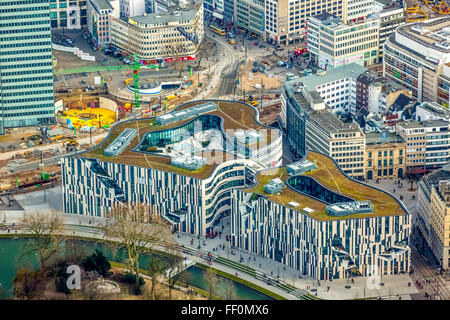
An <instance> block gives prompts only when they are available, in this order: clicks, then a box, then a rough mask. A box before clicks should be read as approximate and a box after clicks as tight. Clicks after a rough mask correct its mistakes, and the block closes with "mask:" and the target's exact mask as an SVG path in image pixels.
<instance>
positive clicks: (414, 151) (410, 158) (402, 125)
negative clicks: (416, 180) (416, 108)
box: [396, 121, 427, 174]
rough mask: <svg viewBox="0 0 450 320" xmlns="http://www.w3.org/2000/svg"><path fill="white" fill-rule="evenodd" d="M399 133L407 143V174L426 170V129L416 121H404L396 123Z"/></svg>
mask: <svg viewBox="0 0 450 320" xmlns="http://www.w3.org/2000/svg"><path fill="white" fill-rule="evenodd" d="M396 131H397V133H398V134H399V135H400V136H401V137H402V138H403V140H404V141H405V143H406V152H405V154H406V159H405V162H406V174H419V173H424V172H425V163H426V147H427V146H426V130H425V128H424V126H423V125H422V124H420V123H419V122H416V121H408V122H406V121H402V122H399V123H397V124H396Z"/></svg>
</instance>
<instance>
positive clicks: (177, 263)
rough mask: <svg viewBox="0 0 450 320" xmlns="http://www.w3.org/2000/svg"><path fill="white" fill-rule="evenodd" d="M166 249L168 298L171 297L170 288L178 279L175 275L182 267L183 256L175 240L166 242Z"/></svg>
mask: <svg viewBox="0 0 450 320" xmlns="http://www.w3.org/2000/svg"><path fill="white" fill-rule="evenodd" d="M166 251H167V252H168V253H169V255H168V256H167V259H166V261H167V264H168V268H167V269H166V279H167V287H168V289H169V300H171V299H172V289H173V288H174V287H175V284H176V283H177V281H178V278H177V277H175V276H176V275H177V274H178V273H180V272H181V270H182V269H183V260H184V259H183V256H182V255H181V251H180V250H179V248H178V245H177V244H176V243H175V242H167V243H166Z"/></svg>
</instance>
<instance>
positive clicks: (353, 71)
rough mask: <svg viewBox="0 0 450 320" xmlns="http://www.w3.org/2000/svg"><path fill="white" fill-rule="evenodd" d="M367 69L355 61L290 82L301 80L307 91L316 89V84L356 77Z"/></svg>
mask: <svg viewBox="0 0 450 320" xmlns="http://www.w3.org/2000/svg"><path fill="white" fill-rule="evenodd" d="M366 70H367V68H366V67H363V66H360V65H359V64H356V63H351V64H347V65H344V66H340V67H337V68H333V69H332V70H328V71H325V74H323V75H319V74H311V75H309V76H306V77H302V78H300V79H296V80H293V81H292V82H302V83H303V84H304V85H305V87H306V89H307V90H308V91H312V90H316V87H317V86H320V85H322V84H325V83H329V82H333V81H336V80H340V79H343V78H350V77H352V78H354V79H356V78H357V77H358V76H359V75H360V74H361V73H363V72H365V71H366Z"/></svg>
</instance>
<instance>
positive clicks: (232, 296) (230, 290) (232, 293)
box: [227, 287, 236, 300]
mask: <svg viewBox="0 0 450 320" xmlns="http://www.w3.org/2000/svg"><path fill="white" fill-rule="evenodd" d="M227 300H236V292H235V290H234V289H233V288H231V287H229V288H227Z"/></svg>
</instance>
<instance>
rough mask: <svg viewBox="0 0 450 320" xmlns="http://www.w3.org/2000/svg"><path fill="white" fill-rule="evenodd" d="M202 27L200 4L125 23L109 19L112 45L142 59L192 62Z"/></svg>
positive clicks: (144, 16) (196, 51)
mask: <svg viewBox="0 0 450 320" xmlns="http://www.w3.org/2000/svg"><path fill="white" fill-rule="evenodd" d="M170 10H172V8H171V9H170ZM203 25H204V24H203V7H202V5H201V4H200V3H196V4H192V5H189V6H186V7H177V10H174V11H170V12H169V13H149V14H145V15H142V16H137V17H131V18H128V19H127V20H124V19H121V18H117V17H112V18H111V43H112V44H113V45H114V46H115V47H117V48H119V49H121V50H124V51H127V52H129V53H130V54H136V55H137V56H138V57H140V58H142V59H155V60H156V59H182V60H192V59H196V57H197V54H198V50H199V48H200V44H201V42H202V39H203Z"/></svg>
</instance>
